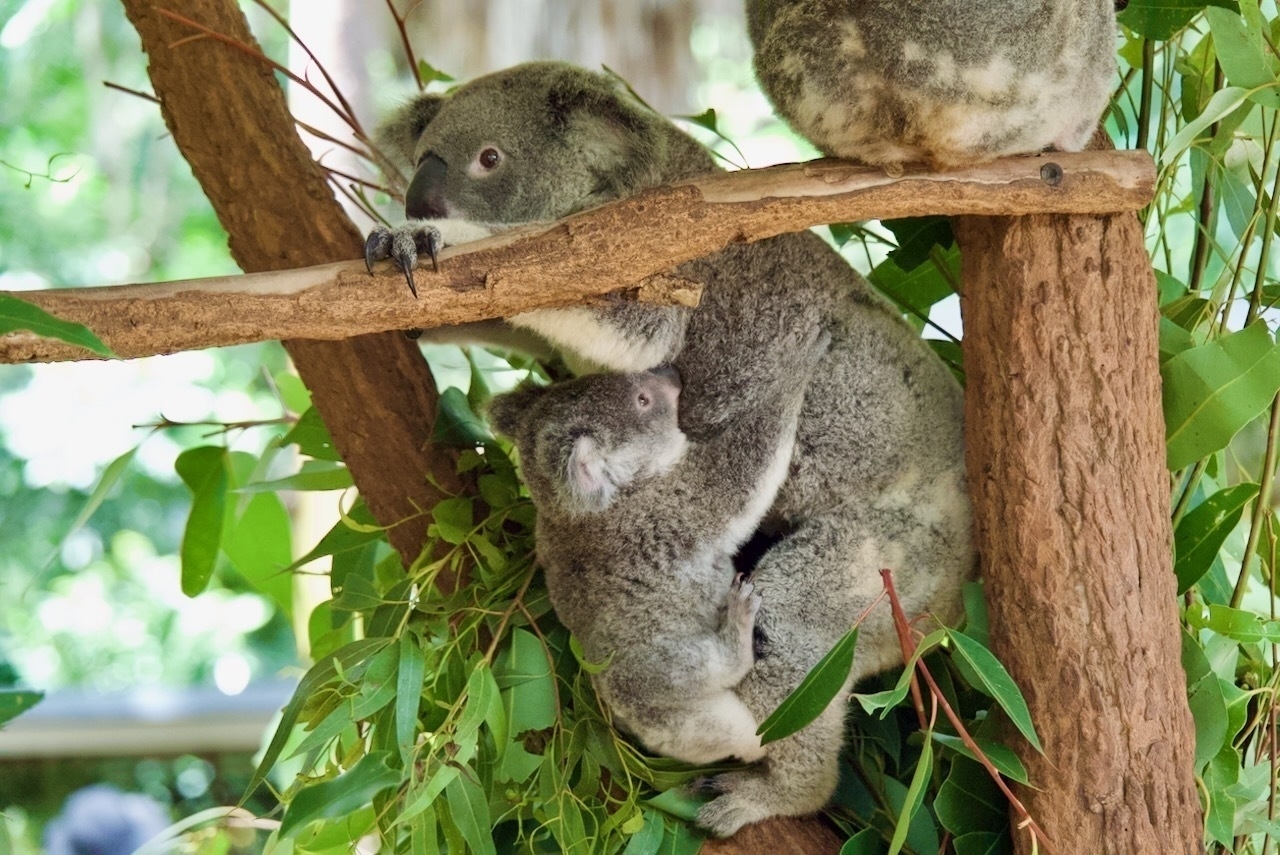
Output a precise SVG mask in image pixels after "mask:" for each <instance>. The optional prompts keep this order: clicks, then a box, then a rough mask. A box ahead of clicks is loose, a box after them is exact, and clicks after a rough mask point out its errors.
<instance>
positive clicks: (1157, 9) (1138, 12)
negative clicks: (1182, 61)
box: [1116, 0, 1240, 40]
mask: <svg viewBox="0 0 1280 855" xmlns="http://www.w3.org/2000/svg"><path fill="white" fill-rule="evenodd" d="M1205 6H1219V7H1221V8H1223V9H1230V10H1232V11H1234V12H1239V11H1240V6H1239V4H1237V3H1236V2H1234V0H1129V3H1128V5H1127V6H1126V7H1125V9H1124V10H1123V11H1122V12H1120V13H1119V14H1118V15H1117V16H1116V18H1117V19H1118V20H1119V21H1120V23H1121V24H1124V25H1125V26H1126V27H1128V28H1129V29H1131V30H1133V31H1134V32H1135V33H1137V34H1138V35H1140V36H1144V37H1146V38H1148V39H1161V40H1163V39H1168V38H1172V37H1173V35H1174V34H1175V33H1177V32H1178V31H1179V30H1181V29H1182V28H1183V27H1185V26H1186V25H1187V24H1189V23H1191V19H1192V18H1194V17H1195V16H1196V15H1197V14H1199V13H1200V10H1202V9H1204V7H1205Z"/></svg>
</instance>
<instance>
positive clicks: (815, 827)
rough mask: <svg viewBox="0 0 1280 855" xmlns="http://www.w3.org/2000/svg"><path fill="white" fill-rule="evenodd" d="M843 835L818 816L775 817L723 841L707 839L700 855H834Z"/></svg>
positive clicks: (744, 829) (746, 828) (841, 842)
mask: <svg viewBox="0 0 1280 855" xmlns="http://www.w3.org/2000/svg"><path fill="white" fill-rule="evenodd" d="M844 840H845V838H844V835H842V834H840V833H839V832H837V831H836V830H835V829H833V828H832V827H831V826H830V825H829V824H828V823H827V822H826V821H825V820H824V819H822V818H821V817H789V816H788V817H778V818H777V819H770V820H767V821H765V822H757V823H755V824H754V825H748V826H746V827H745V828H743V829H742V830H741V831H739V832H738V833H737V834H735V835H733V837H730V838H728V839H726V840H708V841H706V842H705V843H703V844H702V848H701V849H699V850H698V853H699V855H760V853H773V855H836V853H838V852H839V851H840V847H841V846H842V845H844Z"/></svg>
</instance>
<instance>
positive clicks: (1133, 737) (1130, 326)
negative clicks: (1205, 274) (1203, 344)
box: [956, 214, 1201, 855]
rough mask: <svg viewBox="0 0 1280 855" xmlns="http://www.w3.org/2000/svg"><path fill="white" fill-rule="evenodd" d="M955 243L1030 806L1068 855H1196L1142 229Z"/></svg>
mask: <svg viewBox="0 0 1280 855" xmlns="http://www.w3.org/2000/svg"><path fill="white" fill-rule="evenodd" d="M956 234H957V238H958V239H959V241H960V245H961V249H962V257H963V269H964V289H965V291H964V296H963V298H962V302H961V307H962V311H963V314H964V328H965V335H964V344H963V346H964V363H965V372H966V376H967V378H968V385H967V394H966V396H965V404H966V409H965V415H966V419H967V437H968V469H969V484H970V489H971V490H972V494H973V505H974V517H975V527H976V532H975V533H976V537H977V545H978V549H979V552H980V553H981V555H982V563H983V571H984V577H985V581H986V594H987V603H988V608H989V610H990V617H991V640H992V645H993V647H994V649H995V652H996V654H997V655H998V656H999V657H1000V660H1001V661H1002V662H1003V663H1004V664H1005V665H1006V667H1007V668H1008V669H1009V671H1010V673H1011V674H1012V676H1013V678H1014V680H1016V681H1017V683H1018V684H1019V686H1021V688H1022V690H1023V692H1024V693H1025V695H1026V697H1027V703H1028V706H1029V707H1030V709H1031V717H1032V719H1033V721H1034V722H1035V725H1036V727H1037V729H1038V731H1039V735H1040V738H1041V741H1042V743H1043V744H1044V747H1045V754H1044V755H1040V754H1037V753H1036V752H1035V751H1034V750H1033V749H1031V748H1030V747H1029V746H1028V745H1027V744H1026V743H1025V742H1023V741H1021V740H1020V739H1017V740H1015V743H1014V744H1016V745H1018V746H1019V754H1020V756H1021V757H1022V759H1023V762H1024V763H1025V764H1026V766H1027V770H1028V772H1029V774H1030V777H1031V781H1032V783H1033V784H1034V785H1035V786H1036V787H1037V788H1038V789H1030V788H1022V789H1021V791H1020V793H1019V797H1020V798H1021V799H1023V801H1024V803H1025V804H1026V806H1027V808H1028V809H1029V810H1030V812H1031V814H1032V815H1033V816H1034V817H1035V818H1036V820H1037V821H1038V822H1039V823H1040V825H1041V826H1042V827H1043V828H1044V829H1045V831H1046V833H1047V834H1048V835H1049V837H1050V839H1051V840H1052V841H1053V843H1054V845H1055V847H1056V851H1057V852H1059V853H1063V855H1073V854H1074V853H1086V852H1087V853H1116V855H1134V853H1153V855H1154V853H1160V855H1165V853H1174V852H1177V853H1184V852H1198V851H1200V848H1201V823H1200V805H1199V800H1198V798H1197V795H1196V788H1195V781H1194V776H1193V753H1194V747H1195V734H1194V728H1193V724H1192V720H1191V715H1190V712H1189V709H1188V707H1187V696H1186V676H1185V674H1184V672H1183V670H1182V666H1181V664H1180V662H1179V653H1178V652H1179V650H1180V649H1181V645H1180V638H1179V629H1178V615H1177V608H1176V591H1175V585H1174V576H1173V571H1172V554H1171V535H1170V527H1169V514H1168V511H1169V476H1168V472H1167V471H1166V470H1165V465H1164V454H1163V450H1164V419H1163V415H1162V412H1161V404H1160V374H1159V370H1158V361H1157V347H1156V345H1157V342H1156V331H1157V306H1156V289H1155V282H1154V278H1153V276H1152V274H1151V266H1150V262H1149V260H1148V258H1147V255H1146V252H1145V249H1144V247H1143V241H1142V232H1141V227H1140V226H1139V224H1138V221H1137V218H1136V217H1135V216H1134V215H1132V214H1117V215H1111V216H1102V217H1085V216H1058V215H1055V216H1031V217H1022V218H1017V219H1013V218H995V217H993V218H982V219H980V218H962V219H958V220H956ZM1015 836H1016V837H1017V839H1018V850H1019V851H1020V852H1029V851H1030V841H1029V839H1028V837H1027V835H1026V834H1024V833H1016V834H1015Z"/></svg>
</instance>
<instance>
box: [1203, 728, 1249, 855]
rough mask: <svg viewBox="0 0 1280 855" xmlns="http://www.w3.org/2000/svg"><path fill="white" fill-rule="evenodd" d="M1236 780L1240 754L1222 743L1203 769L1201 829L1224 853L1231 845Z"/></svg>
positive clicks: (1238, 774)
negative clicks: (1206, 803)
mask: <svg viewBox="0 0 1280 855" xmlns="http://www.w3.org/2000/svg"><path fill="white" fill-rule="evenodd" d="M1239 780H1240V755H1238V754H1237V753H1236V752H1235V750H1234V749H1233V748H1232V747H1231V746H1230V745H1227V746H1224V747H1223V749H1222V750H1221V751H1219V752H1218V753H1217V755H1215V756H1214V758H1213V760H1211V761H1210V762H1209V765H1208V766H1206V767H1205V771H1204V786H1205V790H1206V795H1207V796H1208V799H1209V807H1208V810H1206V811H1205V817H1204V830H1205V834H1206V836H1207V837H1208V838H1209V839H1210V840H1212V841H1215V842H1217V843H1221V844H1222V846H1223V847H1224V848H1225V849H1226V851H1228V852H1230V851H1231V850H1232V849H1234V848H1235V840H1234V837H1235V826H1236V810H1237V808H1238V805H1237V804H1236V800H1235V796H1234V795H1233V792H1232V791H1233V790H1234V789H1235V785H1236V784H1237V783H1238V782H1239Z"/></svg>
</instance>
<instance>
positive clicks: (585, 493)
mask: <svg viewBox="0 0 1280 855" xmlns="http://www.w3.org/2000/svg"><path fill="white" fill-rule="evenodd" d="M565 474H566V476H567V477H566V479H565V485H566V486H567V487H568V498H569V501H570V504H571V506H572V507H573V508H574V509H575V510H579V511H585V512H587V513H597V512H599V511H603V510H604V509H605V508H607V507H609V504H610V503H611V502H612V501H613V495H614V492H615V490H616V488H615V487H614V484H613V481H612V480H611V479H610V477H609V470H608V464H607V462H606V460H605V458H604V456H603V455H602V454H601V453H600V449H599V448H598V447H597V446H596V441H595V440H594V439H592V438H591V437H589V436H581V437H578V438H577V439H576V440H574V443H573V450H572V451H570V452H569V465H568V472H566V473H565Z"/></svg>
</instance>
